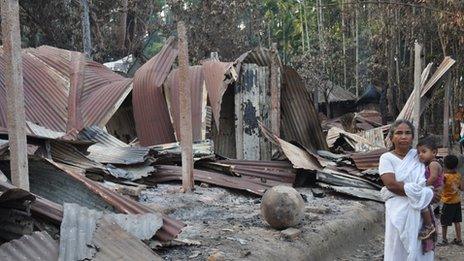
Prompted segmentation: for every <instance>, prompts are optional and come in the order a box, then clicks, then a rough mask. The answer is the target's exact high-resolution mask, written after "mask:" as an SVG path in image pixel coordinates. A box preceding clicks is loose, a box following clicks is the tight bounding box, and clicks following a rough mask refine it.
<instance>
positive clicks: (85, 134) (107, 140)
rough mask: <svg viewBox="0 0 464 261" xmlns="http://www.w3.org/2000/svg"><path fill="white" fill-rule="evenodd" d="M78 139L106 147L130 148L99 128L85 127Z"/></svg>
mask: <svg viewBox="0 0 464 261" xmlns="http://www.w3.org/2000/svg"><path fill="white" fill-rule="evenodd" d="M77 138H78V139H79V140H87V141H93V142H95V143H100V144H102V145H105V146H111V147H129V145H128V144H126V143H124V142H122V141H120V140H118V139H117V138H116V137H114V136H113V135H111V134H109V133H108V132H106V131H104V130H103V129H102V128H100V127H98V126H90V127H85V128H84V129H83V130H82V131H80V132H79V134H78V135H77Z"/></svg>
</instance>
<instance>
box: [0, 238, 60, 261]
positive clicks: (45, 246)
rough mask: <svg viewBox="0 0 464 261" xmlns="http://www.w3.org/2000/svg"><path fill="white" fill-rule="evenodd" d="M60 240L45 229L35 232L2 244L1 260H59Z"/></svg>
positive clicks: (0, 250)
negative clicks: (54, 238) (57, 240)
mask: <svg viewBox="0 0 464 261" xmlns="http://www.w3.org/2000/svg"><path fill="white" fill-rule="evenodd" d="M57 259H58V242H56V241H55V240H53V239H52V237H51V236H50V235H49V234H48V233H47V232H45V231H42V232H34V233H33V234H32V235H25V236H23V237H21V238H20V239H17V240H13V241H10V242H8V243H5V244H3V245H1V246H0V260H2V261H18V260H57Z"/></svg>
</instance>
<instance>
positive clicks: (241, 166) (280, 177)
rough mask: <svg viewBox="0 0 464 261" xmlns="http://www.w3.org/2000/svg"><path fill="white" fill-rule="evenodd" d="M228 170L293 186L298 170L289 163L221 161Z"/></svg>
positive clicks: (239, 174) (240, 174)
mask: <svg viewBox="0 0 464 261" xmlns="http://www.w3.org/2000/svg"><path fill="white" fill-rule="evenodd" d="M217 163H219V164H223V165H226V166H228V167H229V168H228V170H229V171H230V172H233V173H234V174H235V175H238V176H248V177H256V178H263V179H265V180H274V181H277V182H282V183H287V184H293V183H294V182H295V178H296V170H294V169H293V167H292V165H291V164H290V163H289V162H287V161H253V160H219V161H217Z"/></svg>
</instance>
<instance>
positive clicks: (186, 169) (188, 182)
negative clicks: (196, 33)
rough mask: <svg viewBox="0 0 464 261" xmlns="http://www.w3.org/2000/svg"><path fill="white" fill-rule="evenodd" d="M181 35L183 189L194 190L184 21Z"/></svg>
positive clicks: (180, 104)
mask: <svg viewBox="0 0 464 261" xmlns="http://www.w3.org/2000/svg"><path fill="white" fill-rule="evenodd" d="M177 34H178V36H179V43H178V46H179V70H180V71H179V74H180V75H179V78H180V79H179V106H180V108H179V112H180V146H181V148H182V190H183V192H188V191H191V190H193V184H194V183H193V148H192V143H193V133H192V107H191V103H192V101H191V97H190V89H189V88H188V85H187V81H188V66H189V65H188V43H187V33H186V29H185V24H184V22H182V21H180V22H178V23H177Z"/></svg>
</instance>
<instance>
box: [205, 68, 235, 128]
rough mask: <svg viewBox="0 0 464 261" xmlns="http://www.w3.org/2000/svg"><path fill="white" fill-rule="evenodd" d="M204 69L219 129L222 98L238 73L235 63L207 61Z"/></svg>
mask: <svg viewBox="0 0 464 261" xmlns="http://www.w3.org/2000/svg"><path fill="white" fill-rule="evenodd" d="M202 67H203V75H204V77H205V84H206V89H207V90H208V98H209V102H210V104H211V108H212V110H213V116H214V122H215V123H216V128H217V129H219V123H220V121H219V117H220V116H221V104H222V97H223V96H224V93H225V92H226V90H227V87H228V86H229V84H231V83H232V82H233V81H234V80H235V79H234V77H236V74H237V73H236V72H235V70H234V69H233V63H226V62H219V61H206V62H205V63H203V66H202ZM232 70H233V72H232Z"/></svg>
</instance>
